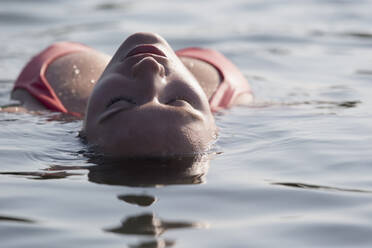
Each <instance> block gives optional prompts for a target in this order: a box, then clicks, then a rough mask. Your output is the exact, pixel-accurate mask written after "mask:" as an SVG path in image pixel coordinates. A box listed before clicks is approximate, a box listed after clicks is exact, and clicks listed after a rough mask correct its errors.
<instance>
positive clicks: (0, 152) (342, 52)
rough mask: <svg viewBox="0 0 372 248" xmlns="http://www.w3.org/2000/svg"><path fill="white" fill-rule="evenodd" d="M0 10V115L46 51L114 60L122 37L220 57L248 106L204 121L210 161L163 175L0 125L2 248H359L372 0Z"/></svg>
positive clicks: (65, 129)
mask: <svg viewBox="0 0 372 248" xmlns="http://www.w3.org/2000/svg"><path fill="white" fill-rule="evenodd" d="M0 6H1V7H0V30H1V33H2V35H1V36H0V48H1V51H2V52H1V54H0V65H1V66H0V104H7V103H9V92H10V90H11V87H12V83H13V81H14V80H15V78H16V76H17V74H18V73H19V71H20V69H21V67H22V65H24V64H25V63H26V61H27V60H28V59H29V58H30V57H31V56H32V55H34V54H35V53H36V52H38V51H40V50H41V49H43V48H44V47H45V46H47V45H49V44H50V43H52V42H55V41H60V40H72V41H78V42H82V43H85V44H87V45H90V46H92V47H94V48H96V49H99V50H101V51H104V52H107V53H109V54H112V53H113V52H114V51H115V49H116V47H117V46H118V45H119V44H120V43H121V42H122V41H123V39H125V37H127V36H128V35H129V34H131V33H132V32H136V31H154V32H158V33H160V34H162V35H163V36H164V37H165V38H166V39H167V40H168V41H169V42H170V44H171V45H172V46H173V47H174V48H175V49H178V48H182V47H185V46H204V47H210V48H214V49H218V50H219V51H221V52H223V53H224V54H225V55H226V56H227V57H228V58H230V59H231V60H232V61H233V62H234V63H236V64H237V65H238V66H239V68H241V70H242V71H243V73H244V74H245V76H246V77H247V78H248V80H249V81H250V83H251V85H252V88H253V90H254V92H255V97H256V101H255V103H254V104H253V105H252V106H250V107H249V108H246V107H237V108H234V109H231V110H228V111H225V112H223V113H221V114H219V115H217V116H216V119H217V123H218V126H219V127H220V137H219V140H218V142H217V144H216V147H215V150H216V151H218V152H219V154H218V155H215V156H211V157H210V158H208V159H205V160H203V161H198V162H197V163H194V162H193V161H180V162H177V163H178V164H179V165H182V166H181V169H180V170H176V171H173V170H166V169H167V167H165V170H160V169H154V168H153V167H151V165H156V163H149V162H148V161H147V162H145V166H144V167H143V168H142V167H141V168H142V169H139V170H138V171H136V170H135V171H133V170H131V169H130V168H131V163H132V162H130V161H127V162H126V164H125V166H122V167H121V169H117V168H115V167H114V168H113V167H110V166H102V165H101V164H100V163H99V161H96V160H94V159H90V158H89V157H87V156H86V154H85V152H86V148H85V147H84V145H83V144H82V143H81V142H80V140H79V139H78V138H77V134H78V131H79V129H80V128H81V122H79V121H72V122H66V121H61V120H56V116H55V115H54V114H46V115H42V116H32V115H27V114H6V113H2V114H0V127H1V128H0V164H1V166H0V173H1V174H0V239H1V247H7V248H8V247H17V248H18V247H370V246H371V245H372V237H371V235H370V234H371V232H372V224H371V223H372V210H371V209H372V194H371V193H372V114H371V109H372V100H371V99H372V98H371V92H372V28H371V25H370V24H371V23H372V15H371V14H370V13H371V11H372V1H370V0H354V1H347V0H327V1H321V0H301V1H287V0H269V1H264V2H263V1H258V0H257V1H255V0H249V1H243V0H233V1H222V0H217V1H216V0H214V1H212V0H208V1H202V2H200V1H194V0H192V1H170V0H161V1H157V2H155V3H154V2H153V1H149V0H147V1H146V0H142V1H129V0H128V1H124V0H123V1H119V0H112V1H109V0H105V1H98V0H95V1H78V2H77V1H72V0H67V1H59V0H55V1H45V0H36V1H25V0H12V1H10V0H4V1H2V2H1V3H0ZM164 163H165V162H162V163H161V164H164ZM149 166H150V168H149Z"/></svg>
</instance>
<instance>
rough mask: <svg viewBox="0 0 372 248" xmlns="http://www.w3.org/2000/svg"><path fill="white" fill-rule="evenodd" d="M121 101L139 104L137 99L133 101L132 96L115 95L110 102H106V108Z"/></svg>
mask: <svg viewBox="0 0 372 248" xmlns="http://www.w3.org/2000/svg"><path fill="white" fill-rule="evenodd" d="M120 101H124V102H127V103H130V104H133V105H134V104H137V103H136V102H135V101H133V100H132V99H130V98H127V97H124V96H116V97H113V98H111V99H110V100H109V102H108V103H107V104H106V108H109V107H110V106H111V105H113V104H115V103H117V102H120Z"/></svg>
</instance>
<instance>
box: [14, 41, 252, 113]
mask: <svg viewBox="0 0 372 248" xmlns="http://www.w3.org/2000/svg"><path fill="white" fill-rule="evenodd" d="M89 50H91V48H89V47H87V46H85V45H82V44H79V43H74V42H59V43H55V44H53V45H51V46H49V47H48V48H46V49H45V50H43V51H42V52H41V53H39V54H38V55H36V56H35V57H33V58H32V59H31V60H30V61H29V62H28V63H27V65H26V66H25V67H24V68H23V70H22V72H21V73H20V75H19V76H18V78H17V80H16V82H15V84H14V88H13V90H15V89H17V88H21V89H25V90H27V92H29V93H30V94H31V95H32V96H33V97H35V98H36V99H38V100H39V101H40V103H42V104H43V105H44V106H45V107H46V108H47V109H50V110H53V111H58V112H62V113H69V114H72V115H79V114H78V113H72V112H69V111H68V110H67V109H66V108H65V106H64V105H63V104H62V102H61V100H60V99H59V97H58V96H57V95H56V93H55V92H54V90H53V88H52V87H51V86H50V84H49V82H48V80H47V79H46V77H45V73H46V70H47V68H48V66H49V64H50V63H52V62H53V61H54V60H56V59H57V58H59V57H61V56H64V55H67V54H69V53H74V52H82V51H89ZM176 54H177V55H178V56H180V57H190V58H195V59H199V60H202V61H205V62H207V63H209V64H211V65H212V66H214V67H215V68H216V69H217V70H218V71H219V73H220V75H221V78H222V83H221V84H220V85H219V86H218V88H217V90H216V92H215V93H214V94H213V96H212V97H211V99H209V103H210V107H211V110H212V111H218V110H220V109H224V108H228V107H230V106H231V105H232V104H233V102H234V101H235V100H236V99H237V97H238V96H239V95H241V94H245V93H248V94H251V93H252V92H251V89H250V87H249V84H248V82H247V80H246V79H245V78H244V76H243V75H242V74H241V72H240V71H239V69H238V68H237V67H236V66H235V65H234V64H232V63H231V62H230V61H229V60H228V59H227V58H226V57H224V56H223V55H222V54H221V53H219V52H217V51H214V50H210V49H203V48H194V47H191V48H185V49H181V50H178V51H177V52H176Z"/></svg>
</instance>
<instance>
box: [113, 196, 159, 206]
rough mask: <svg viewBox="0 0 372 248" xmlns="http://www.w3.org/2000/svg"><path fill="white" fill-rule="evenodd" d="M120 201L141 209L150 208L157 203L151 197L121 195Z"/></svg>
mask: <svg viewBox="0 0 372 248" xmlns="http://www.w3.org/2000/svg"><path fill="white" fill-rule="evenodd" d="M118 199H120V200H122V201H125V202H126V203H129V204H134V205H137V206H141V207H148V206H150V205H151V204H153V203H154V202H155V201H156V198H155V197H154V196H151V195H119V196H118Z"/></svg>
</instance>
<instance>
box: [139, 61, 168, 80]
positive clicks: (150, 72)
mask: <svg viewBox="0 0 372 248" xmlns="http://www.w3.org/2000/svg"><path fill="white" fill-rule="evenodd" d="M132 75H133V77H134V78H145V77H149V76H154V75H159V76H160V77H164V76H165V68H164V66H163V65H162V64H160V63H159V62H158V61H156V60H155V59H154V58H153V57H150V56H149V57H145V58H143V59H141V60H140V61H139V62H138V63H136V64H135V65H134V66H133V68H132Z"/></svg>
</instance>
